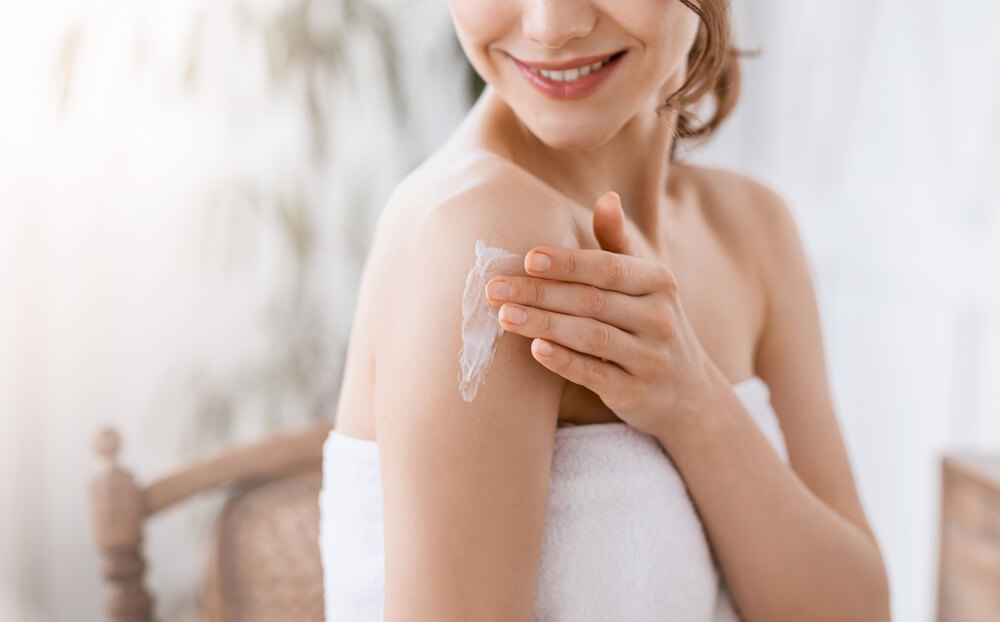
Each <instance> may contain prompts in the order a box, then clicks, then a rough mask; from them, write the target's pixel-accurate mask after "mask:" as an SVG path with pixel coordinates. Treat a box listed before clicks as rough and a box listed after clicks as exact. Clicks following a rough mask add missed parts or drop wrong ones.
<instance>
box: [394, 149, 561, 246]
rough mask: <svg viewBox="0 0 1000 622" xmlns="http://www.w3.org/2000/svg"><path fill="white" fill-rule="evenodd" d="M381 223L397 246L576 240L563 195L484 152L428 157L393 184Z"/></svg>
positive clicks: (491, 153)
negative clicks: (490, 240)
mask: <svg viewBox="0 0 1000 622" xmlns="http://www.w3.org/2000/svg"><path fill="white" fill-rule="evenodd" d="M382 221H384V222H382ZM382 221H380V228H382V227H384V228H386V229H391V230H393V231H395V234H396V235H394V236H393V238H394V246H396V247H398V248H404V247H406V246H407V245H408V244H412V243H417V241H418V240H422V243H425V244H426V243H428V242H430V243H434V242H441V243H446V242H450V243H456V242H461V241H463V238H469V237H470V236H471V237H475V236H479V237H480V238H482V237H488V238H493V239H494V241H497V242H499V241H501V240H500V239H501V238H504V239H506V241H507V242H508V243H515V244H516V243H517V242H518V241H523V242H527V241H529V240H534V239H546V240H551V241H548V242H545V243H547V244H559V245H561V246H567V247H568V246H571V245H577V246H578V245H579V236H578V235H577V231H576V227H575V224H574V221H573V219H572V218H571V217H570V205H569V204H568V201H567V200H566V199H565V197H562V196H561V195H559V194H558V193H556V192H554V191H553V190H552V189H551V188H549V187H548V186H546V185H545V184H543V183H541V182H540V180H538V179H537V178H535V177H534V176H532V175H531V174H529V173H528V172H527V171H525V170H523V169H522V168H520V167H519V166H517V165H516V164H514V163H513V162H511V161H510V160H507V159H506V158H503V157H502V156H500V155H498V154H496V153H494V152H491V151H487V150H464V151H449V152H446V153H436V154H434V155H432V156H431V157H430V158H428V159H427V160H425V161H424V162H423V163H421V164H420V165H419V166H418V167H417V168H415V169H414V170H413V171H411V172H410V173H409V174H408V175H406V176H405V177H404V178H403V179H402V180H401V181H400V182H399V184H397V186H396V188H395V190H394V191H393V193H392V195H391V196H390V199H389V201H388V202H387V205H386V208H385V210H384V212H383V218H382ZM512 238H514V239H512ZM466 241H468V240H466Z"/></svg>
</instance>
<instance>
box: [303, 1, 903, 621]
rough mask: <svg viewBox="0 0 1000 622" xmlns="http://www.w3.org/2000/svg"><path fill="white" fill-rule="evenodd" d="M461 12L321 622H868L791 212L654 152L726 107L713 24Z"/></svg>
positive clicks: (338, 450)
mask: <svg viewBox="0 0 1000 622" xmlns="http://www.w3.org/2000/svg"><path fill="white" fill-rule="evenodd" d="M450 6H451V9H452V16H453V21H454V25H455V28H456V32H457V34H458V37H459V40H460V42H461V44H462V48H463V50H464V51H465V54H466V55H467V57H468V58H469V60H470V62H471V63H472V65H473V66H474V67H475V69H476V71H477V72H479V74H480V75H481V76H482V77H483V79H484V80H485V81H486V82H487V83H488V86H487V88H486V89H485V91H484V92H483V94H482V96H481V97H480V99H479V100H478V101H477V102H476V104H475V106H474V107H473V108H472V110H471V111H470V112H469V114H468V115H467V116H466V118H465V119H464V120H463V122H462V123H461V125H460V126H459V127H458V128H457V130H456V131H455V132H454V133H453V134H452V135H451V136H450V137H449V139H448V141H447V142H446V143H445V144H444V145H442V146H441V148H440V149H438V151H437V152H435V153H434V154H433V155H432V156H431V157H430V158H428V159H427V160H426V161H425V162H423V163H422V164H421V165H420V166H419V167H418V168H417V169H416V170H414V171H413V172H412V173H411V174H410V175H409V176H407V178H406V179H405V180H403V182H402V183H401V184H400V185H399V186H398V187H397V189H396V192H395V193H394V194H393V196H392V198H391V199H390V201H389V205H388V206H387V207H386V209H385V210H384V211H383V213H382V216H381V220H380V222H379V225H378V229H377V231H376V235H375V240H374V243H373V246H372V248H371V250H370V254H369V257H368V261H367V263H366V267H365V271H364V275H363V281H362V290H361V296H360V299H359V307H358V311H357V313H356V315H355V317H357V318H358V321H357V324H356V325H355V327H354V328H353V332H352V336H351V343H350V347H349V352H348V361H347V367H346V370H345V376H344V382H343V390H342V393H341V398H340V402H339V404H338V409H337V419H336V425H335V428H334V430H333V431H332V432H331V434H330V437H329V438H328V440H327V444H326V446H325V452H324V489H323V492H322V494H321V497H320V506H321V512H322V525H321V534H320V543H321V549H322V552H323V563H324V571H325V578H326V584H325V589H326V592H325V598H326V604H327V618H328V619H329V620H331V621H332V620H339V619H352V620H378V619H382V618H383V616H384V619H386V620H392V621H396V620H404V619H405V620H425V619H426V620H468V619H502V620H522V621H527V620H529V619H531V620H573V621H578V620H583V621H586V620H607V619H628V620H640V621H641V620H649V621H653V620H660V619H663V617H664V616H667V617H670V618H671V619H677V620H736V619H740V618H742V619H744V620H746V621H749V622H756V621H763V620H786V619H810V620H831V621H832V620H846V619H850V620H878V621H880V622H881V621H883V620H886V619H887V617H888V610H887V604H888V599H887V589H886V584H885V572H884V568H883V566H882V563H881V559H880V555H879V551H878V547H877V544H876V543H875V542H874V538H873V537H872V535H871V530H870V529H869V527H868V525H867V522H866V519H865V516H864V513H863V511H862V510H861V508H860V503H859V502H858V499H857V492H856V491H855V489H854V485H853V481H852V480H851V474H850V466H849V464H848V462H847V458H846V453H845V451H844V448H843V446H842V444H841V441H840V436H839V433H838V432H839V431H838V430H837V424H836V419H835V415H834V413H833V409H832V405H831V404H830V402H829V392H828V390H827V387H826V379H825V370H824V367H823V353H822V344H821V342H820V338H819V336H820V334H819V330H818V318H817V314H816V309H815V304H814V302H815V301H814V295H813V291H812V284H811V282H810V280H809V275H808V271H807V270H805V266H806V262H805V257H804V255H803V253H802V248H801V245H800V243H799V240H798V236H797V232H796V230H795V227H794V222H793V220H792V219H791V217H790V215H789V212H788V209H787V207H786V206H785V205H784V203H783V202H782V201H781V200H780V199H779V198H778V197H777V196H776V195H775V194H774V193H773V192H771V191H770V190H769V189H767V188H766V187H763V186H761V185H760V184H758V183H756V182H753V181H751V180H748V179H746V178H744V177H741V176H739V175H736V174H733V173H727V172H725V171H719V170H713V169H706V168H701V167H693V166H689V165H686V164H682V163H678V162H675V161H674V160H673V157H672V153H673V150H674V147H675V145H676V141H677V139H678V138H679V137H692V136H700V135H704V134H706V133H708V132H711V131H712V129H713V128H714V127H715V126H717V125H718V123H719V122H720V121H721V119H722V118H723V117H724V116H725V115H726V114H727V113H728V111H729V109H730V108H731V106H732V102H733V100H732V96H733V94H734V93H735V90H730V91H726V88H727V85H729V86H732V85H733V84H735V82H734V79H735V76H736V75H737V74H736V71H735V69H734V68H732V67H734V65H732V63H735V56H734V55H732V54H731V53H730V50H729V46H728V36H727V35H728V28H729V27H728V22H727V19H726V17H727V4H726V3H725V2H722V1H718V0H705V1H703V2H688V1H670V2H663V1H662V0H642V1H638V2H630V3H618V2H611V1H606V2H601V1H591V2H578V1H574V2H568V1H566V2H562V1H558V0H539V1H532V0H528V1H525V2H517V3H510V2H501V1H498V0H452V2H451V3H450ZM605 60H607V62H605ZM727 67H730V68H729V69H727ZM712 92H715V93H717V94H718V93H723V97H722V98H717V101H716V110H715V114H714V116H713V117H712V118H711V119H710V120H708V121H706V122H704V123H703V124H702V123H696V122H695V117H694V115H693V113H692V112H691V106H695V105H697V104H700V103H701V102H702V101H703V99H704V97H705V96H707V95H708V94H710V93H712ZM727 98H728V99H727ZM608 190H613V191H614V192H613V193H609V192H608ZM490 249H492V251H495V253H496V254H495V255H490V254H489V253H490V252H491V251H490ZM542 255H546V256H548V257H549V259H550V262H549V265H548V266H547V267H546V268H545V269H544V270H543V269H542V268H541V267H540V266H538V265H536V264H535V263H534V260H535V259H538V258H540V257H541V256H542ZM520 258H524V261H523V262H520V261H515V259H520ZM491 259H501V260H502V262H501V263H503V262H506V263H503V265H498V266H496V268H497V270H498V271H500V274H499V275H497V274H493V273H492V272H495V271H494V270H492V266H493V264H492V262H491ZM470 271H471V273H472V274H474V275H479V273H480V272H481V273H482V275H481V276H482V277H483V278H482V279H479V280H477V279H476V278H471V279H470V276H469V275H470ZM495 277H503V278H495ZM486 280H490V281H492V284H493V285H498V284H499V283H500V282H501V281H505V282H506V283H507V285H509V286H510V289H509V291H508V296H507V297H506V298H505V299H500V298H498V297H497V292H496V288H495V287H494V288H490V289H489V291H488V292H487V290H486V288H485V285H486V283H485V281H486ZM470 283H475V287H476V288H482V289H481V290H480V292H479V293H478V294H477V293H476V292H474V291H470V289H469V284H470ZM480 294H488V298H489V304H490V305H491V306H492V307H494V308H496V307H499V309H498V310H497V311H494V309H491V308H481V309H478V311H479V312H480V313H486V314H488V315H481V314H480V315H476V312H477V306H480V307H481V306H482V305H483V304H484V302H485V301H484V299H483V298H482V297H481V296H480ZM470 299H471V300H472V302H471V303H470V302H469V301H470ZM463 301H464V302H466V303H469V304H466V305H465V306H464V307H463ZM470 305H471V307H470ZM501 305H502V306H501ZM494 312H495V313H496V315H493V313H494ZM471 316H475V317H478V318H483V317H487V318H488V319H489V320H490V321H487V322H486V324H487V325H486V326H485V327H483V328H484V329H485V330H484V333H483V335H484V338H483V339H479V340H478V341H477V340H475V339H474V340H473V341H474V342H475V343H476V344H478V346H481V348H480V349H479V350H478V352H479V354H480V355H490V356H482V357H472V359H474V361H477V362H480V363H483V364H481V365H472V364H470V360H472V359H469V358H468V357H465V356H464V355H463V345H465V344H464V343H463V327H465V326H466V325H467V320H468V319H469V317H471ZM494 318H495V319H496V321H497V323H498V324H499V326H496V325H491V324H492V320H493V319H494ZM494 344H495V348H496V350H495V359H493V360H492V361H491V362H487V359H490V357H491V355H492V354H493V350H492V348H493V347H494ZM546 344H548V345H550V346H551V347H552V354H551V355H546V354H545V352H544V351H543V348H542V346H543V345H546ZM466 354H467V352H466ZM473 367H475V370H474V371H475V373H474V374H472V375H470V374H469V372H470V370H472V368H473ZM463 372H464V373H463ZM456 375H459V377H460V378H461V379H466V378H469V379H471V378H472V376H475V379H476V382H475V384H474V390H473V384H472V383H465V384H461V383H460V384H459V386H458V387H456V383H455V378H456ZM480 381H481V382H480ZM804 389H806V390H804ZM772 405H774V407H773V408H772ZM786 432H787V433H786ZM786 442H787V446H786ZM762 551H766V552H767V553H766V554H762ZM730 594H731V595H732V600H730Z"/></svg>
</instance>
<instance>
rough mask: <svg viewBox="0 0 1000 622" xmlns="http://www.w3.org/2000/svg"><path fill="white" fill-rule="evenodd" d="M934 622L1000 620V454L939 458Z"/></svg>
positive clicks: (952, 453) (955, 453) (954, 453)
mask: <svg viewBox="0 0 1000 622" xmlns="http://www.w3.org/2000/svg"><path fill="white" fill-rule="evenodd" d="M939 547H940V548H939V550H938V593H937V620H938V622H989V621H993V620H1000V454H984V453H981V452H968V451H965V452H948V453H946V454H944V455H943V456H942V457H941V522H940V543H939Z"/></svg>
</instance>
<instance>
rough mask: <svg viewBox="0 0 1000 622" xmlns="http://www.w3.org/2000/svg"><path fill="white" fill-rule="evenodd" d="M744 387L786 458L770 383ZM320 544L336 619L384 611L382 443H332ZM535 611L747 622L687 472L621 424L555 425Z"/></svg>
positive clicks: (331, 620) (327, 451)
mask: <svg viewBox="0 0 1000 622" xmlns="http://www.w3.org/2000/svg"><path fill="white" fill-rule="evenodd" d="M733 388H734V390H735V391H736V393H737V395H739V396H740V398H741V399H742V400H743V402H744V405H745V406H746V407H747V410H748V411H749V412H750V413H751V415H752V416H753V418H754V419H755V420H756V421H757V422H758V424H759V425H760V426H761V429H762V430H763V431H764V433H765V436H767V438H768V439H769V440H770V441H771V443H772V445H773V446H774V448H775V450H776V451H777V452H778V453H779V455H781V457H782V458H783V459H786V460H787V458H786V452H785V446H784V441H783V438H782V437H781V431H780V427H779V426H778V424H777V420H776V418H775V417H774V412H773V410H771V406H770V400H769V392H768V389H767V385H766V384H765V383H764V382H763V381H762V380H760V379H759V378H757V377H754V378H750V379H748V380H745V381H743V382H741V383H738V384H736V385H734V387H733ZM323 471H324V474H323V477H324V481H323V490H322V491H321V493H320V501H319V502H320V513H321V524H320V549H321V553H322V559H323V568H324V588H325V592H324V596H325V599H326V619H327V622H341V621H348V620H350V621H355V622H368V621H381V620H382V619H383V615H382V612H383V600H384V548H383V539H382V535H383V533H382V526H383V522H382V496H381V495H382V491H381V485H380V480H379V468H378V445H377V444H376V443H375V442H372V441H366V440H362V439H356V438H353V437H348V436H344V435H342V434H340V433H338V432H337V431H336V430H334V431H332V432H331V434H330V437H329V438H328V439H327V442H326V444H325V446H324V455H323ZM531 619H532V620H533V621H539V622H541V621H545V622H587V621H590V620H593V621H598V620H601V621H603V620H630V621H632V622H643V621H649V622H665V621H671V622H739V620H740V618H739V616H738V614H737V612H736V610H735V607H734V606H733V603H732V601H731V599H730V597H729V594H728V591H727V589H726V586H725V582H724V581H723V580H722V576H721V574H720V573H719V569H718V566H717V565H716V563H715V560H714V559H713V557H712V553H711V549H710V548H709V543H708V539H707V537H706V533H705V531H704V528H703V526H702V524H701V521H700V519H699V517H698V514H697V512H696V510H695V507H694V505H693V503H692V501H691V497H690V496H689V494H688V492H687V488H686V487H685V484H684V482H683V480H682V479H681V477H680V474H679V473H678V471H677V470H676V469H675V467H674V465H673V462H672V461H671V460H670V458H669V456H668V455H667V454H666V453H665V452H664V451H663V448H662V447H661V446H660V444H659V443H658V442H657V441H656V439H655V438H653V437H652V436H648V435H646V434H643V433H641V432H638V431H637V430H635V429H634V428H632V427H630V426H628V425H626V424H623V423H604V424H596V425H584V426H567V427H559V428H557V429H556V440H555V447H554V453H553V459H552V471H551V475H550V480H549V495H548V507H547V511H546V516H545V525H544V531H543V536H542V554H541V561H540V566H539V575H538V585H537V590H536V593H535V602H534V609H533V613H532V618H531Z"/></svg>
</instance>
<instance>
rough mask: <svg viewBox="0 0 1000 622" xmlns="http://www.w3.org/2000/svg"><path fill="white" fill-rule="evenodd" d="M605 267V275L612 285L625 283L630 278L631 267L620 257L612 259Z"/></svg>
mask: <svg viewBox="0 0 1000 622" xmlns="http://www.w3.org/2000/svg"><path fill="white" fill-rule="evenodd" d="M605 265H606V266H607V267H606V268H605V277H606V278H607V280H608V282H609V283H611V284H612V285H618V284H620V283H625V282H626V281H628V278H629V268H628V264H627V263H625V262H624V261H621V260H620V259H617V258H615V259H612V260H610V261H609V262H608V263H607V264H605Z"/></svg>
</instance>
